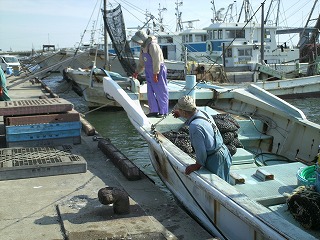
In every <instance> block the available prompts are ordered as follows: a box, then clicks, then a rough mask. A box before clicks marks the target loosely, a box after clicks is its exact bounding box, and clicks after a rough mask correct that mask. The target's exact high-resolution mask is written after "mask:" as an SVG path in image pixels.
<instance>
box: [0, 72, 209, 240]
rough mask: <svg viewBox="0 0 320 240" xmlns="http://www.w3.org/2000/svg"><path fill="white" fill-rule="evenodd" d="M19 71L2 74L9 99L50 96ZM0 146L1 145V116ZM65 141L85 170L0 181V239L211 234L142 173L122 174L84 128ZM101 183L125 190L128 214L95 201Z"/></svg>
mask: <svg viewBox="0 0 320 240" xmlns="http://www.w3.org/2000/svg"><path fill="white" fill-rule="evenodd" d="M23 77H24V76H23V74H22V75H21V76H19V78H18V77H13V76H11V77H9V78H8V79H7V85H8V88H9V95H10V97H11V98H12V99H13V100H17V99H39V98H40V97H44V95H47V96H48V97H50V94H49V93H47V92H45V90H44V88H43V86H41V84H40V83H35V82H33V83H32V82H30V81H24V80H23V79H24V78H23ZM62 144H63V143H62ZM0 146H1V148H0V151H1V150H4V149H5V131H4V122H3V117H2V116H0ZM71 147H72V150H73V152H75V153H76V154H79V156H81V157H82V158H84V159H85V161H86V163H87V170H86V172H81V173H73V174H59V175H53V176H44V177H30V178H28V177H25V178H22V179H15V180H2V181H0V193H1V194H0V202H1V208H0V240H11V239H12V240H19V239H21V240H22V239H23V240H29V239H30V240H34V239H44V240H47V239H63V240H66V239H69V240H82V239H83V240H89V239H184V240H187V239H190V240H194V239H213V237H212V236H211V235H210V234H208V232H207V231H205V230H204V229H203V228H202V227H201V226H200V225H199V224H198V223H197V222H196V221H195V220H194V219H193V218H191V217H190V216H189V215H188V214H187V213H186V212H185V211H184V210H183V209H182V208H181V207H180V206H179V205H178V203H177V202H176V201H175V200H174V199H172V197H169V196H168V194H165V193H164V192H163V191H161V190H160V189H159V188H158V187H157V186H156V185H155V184H154V183H153V182H152V181H150V180H149V178H148V177H142V178H141V179H139V180H135V181H132V180H131V181H130V180H128V179H127V178H126V177H125V176H124V175H123V174H122V173H121V171H120V170H119V169H118V168H117V166H115V165H114V164H113V162H112V161H111V160H110V159H108V157H107V156H106V155H105V154H104V153H103V152H102V151H101V150H100V149H99V148H98V141H94V140H93V136H88V135H87V134H86V132H85V131H84V130H82V131H81V143H80V144H74V145H71ZM3 156H5V155H3ZM3 156H2V158H1V160H0V163H1V162H5V161H6V157H3ZM61 171H63V168H61ZM142 175H143V174H142ZM105 187H112V188H118V189H121V190H123V191H125V192H126V193H127V194H128V196H129V204H130V212H129V213H128V214H116V213H115V212H114V209H113V206H112V204H111V205H103V204H101V203H100V202H99V199H98V191H99V190H100V189H101V188H105Z"/></svg>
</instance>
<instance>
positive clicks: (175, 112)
mask: <svg viewBox="0 0 320 240" xmlns="http://www.w3.org/2000/svg"><path fill="white" fill-rule="evenodd" d="M171 113H172V115H173V116H174V117H175V118H179V117H180V113H179V110H172V112H171Z"/></svg>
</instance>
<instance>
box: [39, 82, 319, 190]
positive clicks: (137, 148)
mask: <svg viewBox="0 0 320 240" xmlns="http://www.w3.org/2000/svg"><path fill="white" fill-rule="evenodd" d="M44 82H45V83H46V84H47V85H48V86H49V87H50V88H51V89H52V90H53V91H54V92H55V93H57V94H58V95H59V96H60V97H61V98H65V99H67V100H69V101H70V102H72V103H73V104H74V105H75V109H76V110H77V111H79V112H80V113H82V114H84V118H85V119H86V120H88V121H89V122H90V123H91V124H92V125H93V126H94V127H95V129H96V130H97V132H98V133H99V134H100V135H101V136H102V137H104V138H108V139H110V140H111V142H112V143H113V144H114V145H115V146H116V147H117V148H118V149H119V150H120V151H121V152H122V153H123V154H124V155H125V156H127V157H128V158H129V159H130V160H131V161H132V162H134V163H135V165H136V166H138V167H139V168H140V169H141V170H142V171H143V172H144V173H145V174H147V175H148V177H149V178H150V179H152V180H153V181H154V182H155V183H156V184H157V185H158V186H159V187H160V188H161V189H162V190H163V191H164V192H166V193H169V191H168V190H167V189H166V187H165V186H164V185H163V183H162V182H161V180H160V179H159V178H158V177H157V174H156V173H155V171H154V169H153V167H152V165H151V162H150V160H149V154H148V146H147V143H146V142H145V141H144V139H143V138H142V137H141V136H140V134H139V133H138V132H137V131H136V129H135V128H134V127H133V126H132V125H131V122H130V121H129V119H128V117H127V114H126V112H125V111H123V110H122V109H112V110H110V109H108V110H106V109H102V110H95V111H92V110H89V109H88V108H87V106H86V102H85V100H84V99H83V98H81V97H79V96H78V95H77V94H76V93H75V92H73V91H72V89H71V85H70V83H67V82H66V81H65V80H61V77H60V76H59V77H52V78H47V79H46V80H44ZM286 101H287V102H289V103H290V104H292V105H293V106H295V107H298V108H299V109H301V110H302V111H303V112H304V114H305V115H306V117H307V118H308V119H309V120H310V121H313V122H315V123H320V105H319V99H318V98H305V99H288V100H286Z"/></svg>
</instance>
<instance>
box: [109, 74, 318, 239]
mask: <svg viewBox="0 0 320 240" xmlns="http://www.w3.org/2000/svg"><path fill="white" fill-rule="evenodd" d="M104 88H105V91H107V92H108V94H110V95H112V96H113V97H114V98H115V100H116V101H118V102H119V103H120V104H121V105H122V106H123V107H124V109H125V111H126V112H127V114H128V117H129V119H130V120H131V122H132V124H133V125H134V127H135V128H136V129H137V130H138V132H139V133H140V134H141V135H142V136H143V137H144V138H145V140H146V141H147V142H148V145H149V153H150V159H151V162H152V165H153V167H154V168H155V170H156V172H157V173H158V175H159V177H160V178H161V179H162V181H163V182H164V183H165V184H166V186H167V187H168V188H169V190H170V191H171V192H172V193H173V194H174V195H175V196H176V197H177V199H178V200H179V201H180V202H182V204H183V205H184V206H185V207H186V209H188V211H190V212H191V213H192V214H193V215H194V216H195V218H197V219H198V220H199V221H200V222H201V223H202V224H203V226H204V227H205V228H206V229H208V231H210V232H211V233H212V234H213V235H214V236H218V237H220V238H222V239H245V240H248V239H306V238H307V239H316V238H315V237H313V236H312V235H309V234H308V233H307V232H306V231H304V230H302V229H300V228H299V227H297V226H299V224H293V223H292V222H291V221H288V219H287V218H284V217H282V216H280V215H279V213H278V212H275V211H274V210H272V207H268V206H264V205H262V204H261V203H259V202H264V204H265V205H267V203H271V202H272V203H273V204H276V202H277V201H283V199H281V198H283V196H282V195H281V194H280V193H276V194H275V196H272V193H271V192H270V193H269V194H268V192H267V191H266V189H264V188H263V185H265V184H268V183H262V184H261V187H262V188H261V191H262V192H263V193H264V194H267V195H266V196H269V195H270V196H271V198H268V199H267V200H266V199H264V197H265V196H261V197H260V198H259V197H258V198H257V199H260V200H259V201H257V200H254V199H253V198H250V197H249V196H250V193H251V192H254V191H253V190H254V187H255V185H250V181H248V183H247V185H244V186H245V187H247V188H248V189H249V190H245V187H243V186H241V185H239V186H236V185H235V186H232V185H230V184H228V183H226V182H225V181H223V180H221V179H220V178H219V177H217V176H216V175H214V174H211V173H210V172H208V171H207V170H205V169H201V170H199V171H197V172H194V173H191V174H190V175H185V174H184V171H185V167H186V165H188V164H191V163H194V160H193V159H192V158H191V157H189V156H188V155H187V154H185V153H184V152H183V151H182V150H180V149H179V148H178V147H176V146H175V145H174V144H173V143H172V142H170V141H169V140H168V139H166V138H165V137H163V136H162V134H161V133H160V132H158V131H156V129H162V128H163V127H165V125H161V123H159V119H156V120H152V119H148V118H146V117H145V115H144V112H143V111H142V109H141V108H139V107H137V106H138V105H137V102H136V101H133V100H131V99H130V97H129V96H128V95H127V94H126V93H125V91H124V90H123V89H121V88H120V87H119V86H117V85H116V83H114V82H111V81H107V80H106V79H105V80H104ZM217 94H218V95H219V96H218V98H217V99H216V104H217V106H219V107H220V109H224V110H227V109H228V108H229V110H233V111H234V112H237V111H240V112H248V113H249V112H252V111H257V114H262V115H264V114H265V115H266V116H269V117H270V119H273V120H274V121H275V122H277V124H279V125H278V126H277V129H270V132H269V133H268V134H270V135H272V136H273V147H272V148H273V151H277V152H278V154H281V155H283V156H286V157H288V158H291V159H300V158H301V159H305V160H307V161H311V160H312V159H311V156H312V157H313V156H315V155H316V154H317V147H318V145H319V144H320V139H319V133H320V126H319V125H318V124H314V123H311V122H309V121H308V120H307V119H306V118H305V116H304V114H303V113H302V112H301V111H300V110H299V109H296V108H294V107H292V106H291V105H289V104H287V103H286V102H284V101H282V100H281V99H278V98H276V97H274V96H273V95H271V94H269V93H268V92H265V91H263V90H260V89H259V88H256V87H254V86H252V87H249V88H248V89H247V90H244V89H238V90H233V91H221V92H220V94H219V93H217ZM124 96H126V97H124ZM232 101H234V102H232ZM230 102H232V104H231V105H230ZM137 109H138V110H137ZM164 121H169V122H170V125H171V126H175V125H176V126H179V125H182V123H183V122H182V121H181V120H180V121H179V119H174V118H173V117H172V116H168V117H167V118H166V119H164V120H163V122H164ZM152 122H153V123H155V124H156V125H152ZM153 127H155V128H153ZM279 129H280V131H279ZM279 144H280V145H279ZM279 146H280V147H279ZM301 146H303V147H302V148H301ZM261 147H263V146H261ZM297 149H299V151H297ZM294 164H297V165H294ZM294 164H293V165H290V166H292V169H290V168H285V169H288V172H285V173H281V172H280V173H279V175H277V177H278V178H281V179H282V177H281V174H285V175H294V176H293V177H292V178H291V179H290V181H291V182H290V184H291V188H293V186H292V185H295V184H296V179H295V171H296V168H297V167H299V166H303V164H302V163H299V162H297V163H294ZM282 166H284V165H282ZM276 169H279V167H276ZM241 171H244V170H240V172H241ZM244 172H245V171H244ZM282 172H283V171H282ZM251 175H253V174H249V175H248V178H250V177H252V176H251ZM251 181H254V180H251ZM292 181H293V182H292ZM257 184H259V186H260V183H257ZM272 184H281V183H280V182H278V181H277V182H273V183H272ZM256 186H258V185H256ZM283 187H285V185H284V186H283ZM291 188H289V189H291ZM241 189H242V190H241ZM263 189H264V190H263ZM242 191H244V192H245V191H247V192H245V193H244V192H242ZM277 194H278V195H277ZM262 195H263V194H262Z"/></svg>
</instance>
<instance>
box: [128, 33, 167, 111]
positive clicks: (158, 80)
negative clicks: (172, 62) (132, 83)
mask: <svg viewBox="0 0 320 240" xmlns="http://www.w3.org/2000/svg"><path fill="white" fill-rule="evenodd" d="M131 40H132V41H134V42H136V43H138V44H140V45H141V50H140V56H139V64H138V67H137V69H136V71H135V73H134V74H133V77H134V78H137V77H138V74H139V73H140V72H141V71H142V70H143V69H145V74H146V80H147V96H148V104H149V108H150V113H148V114H147V116H148V117H163V116H166V115H167V114H168V107H169V91H168V86H167V68H166V66H165V65H164V58H163V53H162V50H161V48H160V46H159V44H158V43H157V39H156V38H155V37H153V36H148V35H147V34H146V33H145V32H143V31H141V30H140V31H138V32H136V34H135V35H134V36H133V37H132V38H131Z"/></svg>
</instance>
